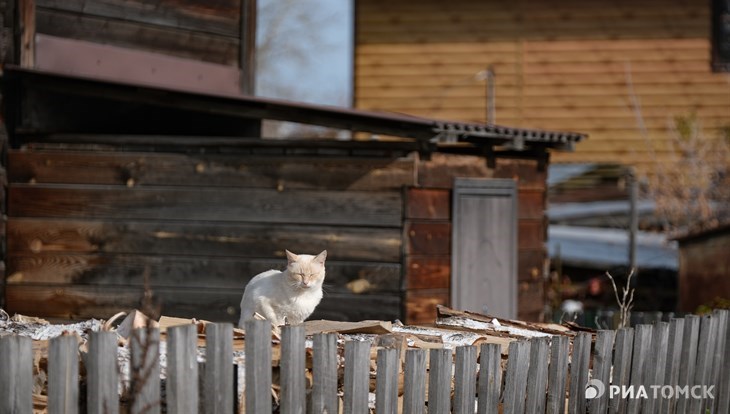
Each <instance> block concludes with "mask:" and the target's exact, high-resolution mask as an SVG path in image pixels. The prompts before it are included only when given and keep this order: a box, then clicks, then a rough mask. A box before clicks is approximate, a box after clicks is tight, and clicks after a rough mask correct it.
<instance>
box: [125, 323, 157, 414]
mask: <svg viewBox="0 0 730 414" xmlns="http://www.w3.org/2000/svg"><path fill="white" fill-rule="evenodd" d="M130 342H131V353H132V359H131V363H132V366H131V371H132V373H131V386H132V391H131V395H132V411H131V412H132V413H138V414H143V413H144V414H146V413H152V414H156V413H159V412H160V406H161V401H160V331H159V330H158V329H156V328H138V329H135V330H134V331H133V332H132V340H131V341H130Z"/></svg>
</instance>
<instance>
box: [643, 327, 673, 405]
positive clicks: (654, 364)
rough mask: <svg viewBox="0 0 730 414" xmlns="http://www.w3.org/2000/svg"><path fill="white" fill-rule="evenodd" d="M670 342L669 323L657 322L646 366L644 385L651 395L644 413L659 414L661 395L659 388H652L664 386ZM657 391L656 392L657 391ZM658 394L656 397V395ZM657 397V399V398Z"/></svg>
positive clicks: (653, 330) (653, 328) (646, 402)
mask: <svg viewBox="0 0 730 414" xmlns="http://www.w3.org/2000/svg"><path fill="white" fill-rule="evenodd" d="M668 341H669V323H668V322H657V323H656V324H655V325H653V327H652V336H651V350H650V351H649V355H648V357H649V360H648V361H647V364H646V371H645V375H646V377H645V379H644V385H646V390H647V392H648V393H649V398H647V399H646V401H644V410H643V412H644V413H647V414H653V413H657V412H659V405H660V399H661V393H660V392H659V389H658V388H650V387H652V386H657V385H664V369H665V368H666V366H665V365H666V364H667V346H668ZM655 390H656V391H655ZM655 393H656V395H655ZM655 397H656V398H655Z"/></svg>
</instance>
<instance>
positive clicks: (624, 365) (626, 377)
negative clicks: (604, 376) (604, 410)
mask: <svg viewBox="0 0 730 414" xmlns="http://www.w3.org/2000/svg"><path fill="white" fill-rule="evenodd" d="M633 348H634V328H621V329H619V330H618V331H616V347H615V351H614V354H613V370H614V372H613V375H612V378H613V379H612V381H611V385H616V386H618V387H622V386H628V385H629V383H630V381H631V356H632V353H633ZM626 403H627V401H626V400H625V399H623V398H612V399H610V401H609V404H608V412H609V413H611V414H614V413H618V412H625V410H626Z"/></svg>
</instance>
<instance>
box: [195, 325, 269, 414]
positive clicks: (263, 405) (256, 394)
mask: <svg viewBox="0 0 730 414" xmlns="http://www.w3.org/2000/svg"><path fill="white" fill-rule="evenodd" d="M245 327H246V344H245V351H246V390H245V392H246V412H247V413H256V414H267V413H269V414H270V413H271V323H269V321H259V320H249V321H246V324H245ZM231 345H232V344H231ZM230 364H231V360H230V359H229V360H228V365H230ZM207 371H208V367H206V372H207ZM229 407H232V406H230V405H229Z"/></svg>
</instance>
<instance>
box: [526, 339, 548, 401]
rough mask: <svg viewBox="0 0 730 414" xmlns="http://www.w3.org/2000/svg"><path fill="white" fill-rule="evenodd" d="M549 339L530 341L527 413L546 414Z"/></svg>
mask: <svg viewBox="0 0 730 414" xmlns="http://www.w3.org/2000/svg"><path fill="white" fill-rule="evenodd" d="M548 362H549V357H548V338H547V337H542V338H533V339H531V340H530V369H529V371H528V374H527V377H528V378H529V381H527V402H526V403H525V412H528V413H544V412H545V400H546V392H547V382H548Z"/></svg>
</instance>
